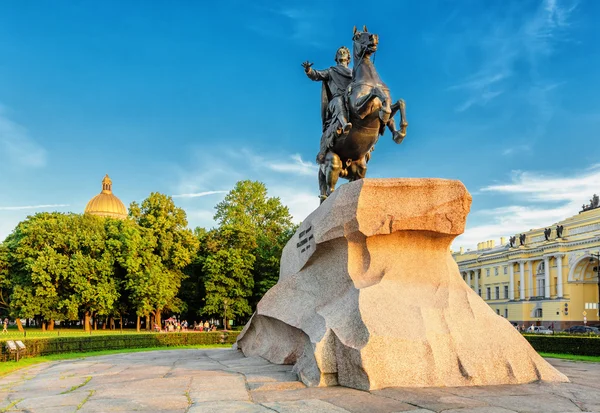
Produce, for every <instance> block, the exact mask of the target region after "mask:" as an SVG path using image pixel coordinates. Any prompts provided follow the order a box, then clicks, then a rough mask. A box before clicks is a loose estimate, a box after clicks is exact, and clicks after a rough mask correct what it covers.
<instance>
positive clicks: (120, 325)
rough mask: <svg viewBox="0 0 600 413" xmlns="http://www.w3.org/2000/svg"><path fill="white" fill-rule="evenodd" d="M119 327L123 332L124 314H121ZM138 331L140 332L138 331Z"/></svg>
mask: <svg viewBox="0 0 600 413" xmlns="http://www.w3.org/2000/svg"><path fill="white" fill-rule="evenodd" d="M119 327H121V331H123V314H121V313H119ZM138 331H140V330H139V329H138Z"/></svg>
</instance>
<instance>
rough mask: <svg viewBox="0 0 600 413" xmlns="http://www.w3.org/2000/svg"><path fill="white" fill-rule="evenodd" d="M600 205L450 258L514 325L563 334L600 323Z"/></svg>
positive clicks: (594, 205) (479, 245) (589, 206)
mask: <svg viewBox="0 0 600 413" xmlns="http://www.w3.org/2000/svg"><path fill="white" fill-rule="evenodd" d="M599 250H600V207H599V205H598V197H597V196H594V198H593V199H592V201H591V203H590V204H589V205H584V207H583V210H582V211H581V212H580V213H579V214H577V215H574V216H572V217H570V218H567V219H565V220H563V221H560V222H558V223H554V224H552V225H551V226H550V227H548V228H538V229H532V230H529V231H527V232H523V233H522V234H516V235H514V236H513V237H510V238H504V237H503V238H501V239H500V245H498V246H496V245H495V242H494V241H485V242H480V243H479V244H478V246H477V250H476V251H471V250H466V251H465V250H464V249H463V248H461V249H460V251H459V252H454V253H453V257H454V259H455V261H456V263H457V264H458V267H459V269H460V272H461V274H462V277H463V279H464V280H465V282H466V283H467V284H468V285H469V286H470V287H471V288H472V289H474V290H475V291H476V292H477V293H478V294H479V295H480V296H481V298H483V299H484V300H485V301H486V302H487V303H488V304H489V305H490V307H492V308H493V309H494V310H495V311H496V313H497V314H498V315H500V316H503V317H505V318H507V319H508V320H509V321H511V322H513V323H518V324H519V325H521V326H522V325H525V327H527V326H530V325H532V324H535V325H545V326H549V327H553V328H554V329H555V330H562V329H564V328H567V327H569V326H572V325H578V324H583V323H584V318H585V321H586V322H587V324H588V325H589V324H592V325H593V324H600V317H599V316H598V309H597V305H596V303H598V302H599V300H600V298H599V293H600V284H599V282H598V275H597V274H598V265H599V263H598V259H597V257H595V256H594V255H597V254H598V252H599Z"/></svg>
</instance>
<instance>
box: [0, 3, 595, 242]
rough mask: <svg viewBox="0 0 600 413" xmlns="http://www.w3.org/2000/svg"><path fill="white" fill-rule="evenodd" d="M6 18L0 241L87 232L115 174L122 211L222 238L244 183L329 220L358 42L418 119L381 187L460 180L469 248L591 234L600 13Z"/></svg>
mask: <svg viewBox="0 0 600 413" xmlns="http://www.w3.org/2000/svg"><path fill="white" fill-rule="evenodd" d="M205 3H208V2H184V1H172V2H158V1H156V2H145V1H104V2H86V1H71V2H55V1H38V2H35V3H31V2H22V1H5V2H1V3H0V240H1V239H4V237H5V236H6V235H8V233H10V231H12V229H13V228H14V226H15V225H16V224H17V223H18V222H19V221H21V220H23V219H24V218H25V217H26V216H27V215H29V214H33V213H35V212H39V211H44V210H48V211H51V210H58V211H73V212H82V211H83V209H84V208H85V205H86V203H87V201H88V200H89V199H90V198H91V197H93V196H94V195H96V194H97V193H98V192H100V189H101V185H100V182H101V180H102V178H103V176H104V174H106V173H108V174H109V175H110V176H111V178H112V179H113V190H114V192H115V194H116V195H117V196H119V197H120V198H121V199H122V200H123V202H124V203H125V204H126V205H128V204H129V203H130V202H131V201H134V200H135V201H141V200H143V199H144V198H145V197H147V196H148V195H149V193H150V192H152V191H158V192H162V193H166V194H169V195H173V196H174V197H175V200H176V203H177V205H179V206H181V207H182V208H184V209H185V210H186V211H187V213H188V219H189V221H190V226H192V227H195V226H204V227H207V228H209V227H211V226H212V225H213V221H212V216H213V214H214V206H215V205H216V204H217V203H218V202H219V201H220V200H221V199H222V198H223V196H224V194H225V193H226V192H227V191H229V190H230V189H231V188H232V187H233V185H234V184H235V182H236V181H238V180H240V179H254V180H261V181H263V182H265V184H266V185H267V187H268V190H269V193H270V195H273V196H279V197H280V198H281V199H282V201H283V203H284V204H286V205H288V206H289V207H290V210H291V212H292V214H293V215H294V217H295V219H296V220H297V221H301V220H302V219H303V218H304V217H305V216H306V215H307V214H308V213H310V212H311V211H312V210H313V209H314V208H316V207H317V206H318V199H317V194H318V187H317V180H316V166H315V165H314V157H315V154H316V152H317V150H318V142H319V136H320V117H319V116H320V115H319V98H320V86H319V84H318V83H316V82H311V81H310V80H309V79H307V78H306V76H305V75H304V73H303V69H302V67H301V66H300V63H301V62H302V61H304V60H307V59H308V60H310V61H311V62H314V64H315V67H316V68H325V67H328V66H330V65H332V64H333V63H334V62H333V58H334V53H335V50H336V49H337V48H338V47H339V46H341V45H346V46H348V47H351V36H352V26H353V25H357V26H359V27H362V25H363V24H366V25H367V26H368V28H369V30H370V31H371V32H374V33H377V34H379V38H380V45H379V46H380V47H379V51H378V52H377V54H376V60H375V64H376V67H377V69H378V71H379V73H380V75H381V77H382V78H383V79H384V81H385V82H386V83H387V84H388V86H389V87H390V89H391V92H392V96H393V97H394V98H396V99H397V98H403V99H404V100H405V101H406V103H407V118H408V121H409V124H410V125H409V128H408V135H407V137H406V139H405V140H404V142H403V143H402V144H401V145H395V144H394V143H393V141H392V139H391V136H390V134H389V132H386V135H384V136H383V137H382V138H381V139H380V141H379V143H378V144H377V148H376V151H375V152H374V154H373V158H372V160H371V162H370V164H369V171H368V175H367V176H368V177H441V178H451V179H460V180H461V181H462V182H464V184H465V185H466V186H467V188H468V189H469V190H470V191H471V193H472V194H473V207H472V212H471V215H470V216H469V219H468V226H467V231H466V233H465V235H463V236H461V237H460V238H459V239H458V241H457V242H456V243H455V246H459V245H465V246H467V247H471V246H473V245H475V244H476V243H477V242H479V241H484V240H488V239H496V238H498V237H500V236H502V235H511V234H512V233H516V232H519V231H523V230H528V229H530V228H534V227H540V226H547V225H550V224H552V223H554V222H556V221H558V220H559V219H561V218H564V217H567V216H570V215H573V214H576V213H577V212H578V211H579V209H580V206H581V204H583V203H584V202H587V201H588V200H589V198H590V197H591V195H592V194H593V193H594V192H600V160H599V157H598V154H599V153H600V148H599V147H598V142H600V140H599V136H598V128H599V127H600V100H599V99H598V91H600V78H599V76H598V70H597V69H598V67H600V53H599V52H600V26H598V24H597V21H598V19H599V18H600V2H595V1H560V0H546V1H541V0H540V1H523V0H515V1H502V2H498V1H460V2H451V1H433V0H432V1H427V2H414V1H398V0H391V1H382V2H379V3H378V7H372V8H364V6H363V4H364V2H362V1H356V2H353V1H347V0H346V1H343V2H337V1H333V0H332V1H314V2H313V1H307V0H304V1H298V2H292V1H286V2H284V1H282V2H272V1H253V2H248V1H223V2H219V4H217V2H214V3H212V4H210V5H208V4H205ZM382 10H383V12H382Z"/></svg>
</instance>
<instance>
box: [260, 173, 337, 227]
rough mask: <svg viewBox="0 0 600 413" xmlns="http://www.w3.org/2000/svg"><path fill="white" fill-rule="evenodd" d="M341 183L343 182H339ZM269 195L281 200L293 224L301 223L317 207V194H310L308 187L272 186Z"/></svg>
mask: <svg viewBox="0 0 600 413" xmlns="http://www.w3.org/2000/svg"><path fill="white" fill-rule="evenodd" d="M342 183H344V182H340V184H342ZM269 195H270V196H275V197H279V198H280V199H281V203H282V204H283V205H285V206H287V207H288V209H289V210H290V214H291V215H292V217H293V221H294V222H295V223H300V222H302V221H303V220H304V219H305V218H306V217H307V216H308V215H309V214H310V213H311V212H313V211H314V210H315V209H317V208H318V206H319V197H318V195H319V194H318V192H317V191H315V192H310V191H309V189H308V186H307V187H306V188H304V187H301V188H290V187H282V186H274V187H272V188H269Z"/></svg>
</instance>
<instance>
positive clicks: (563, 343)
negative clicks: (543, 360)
mask: <svg viewBox="0 0 600 413" xmlns="http://www.w3.org/2000/svg"><path fill="white" fill-rule="evenodd" d="M524 337H525V338H526V339H527V341H529V344H531V346H532V347H533V348H534V349H535V350H536V351H539V352H542V353H562V354H576V355H579V356H600V337H598V336H563V335H553V336H552V335H537V334H531V335H529V334H526V335H524Z"/></svg>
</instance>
